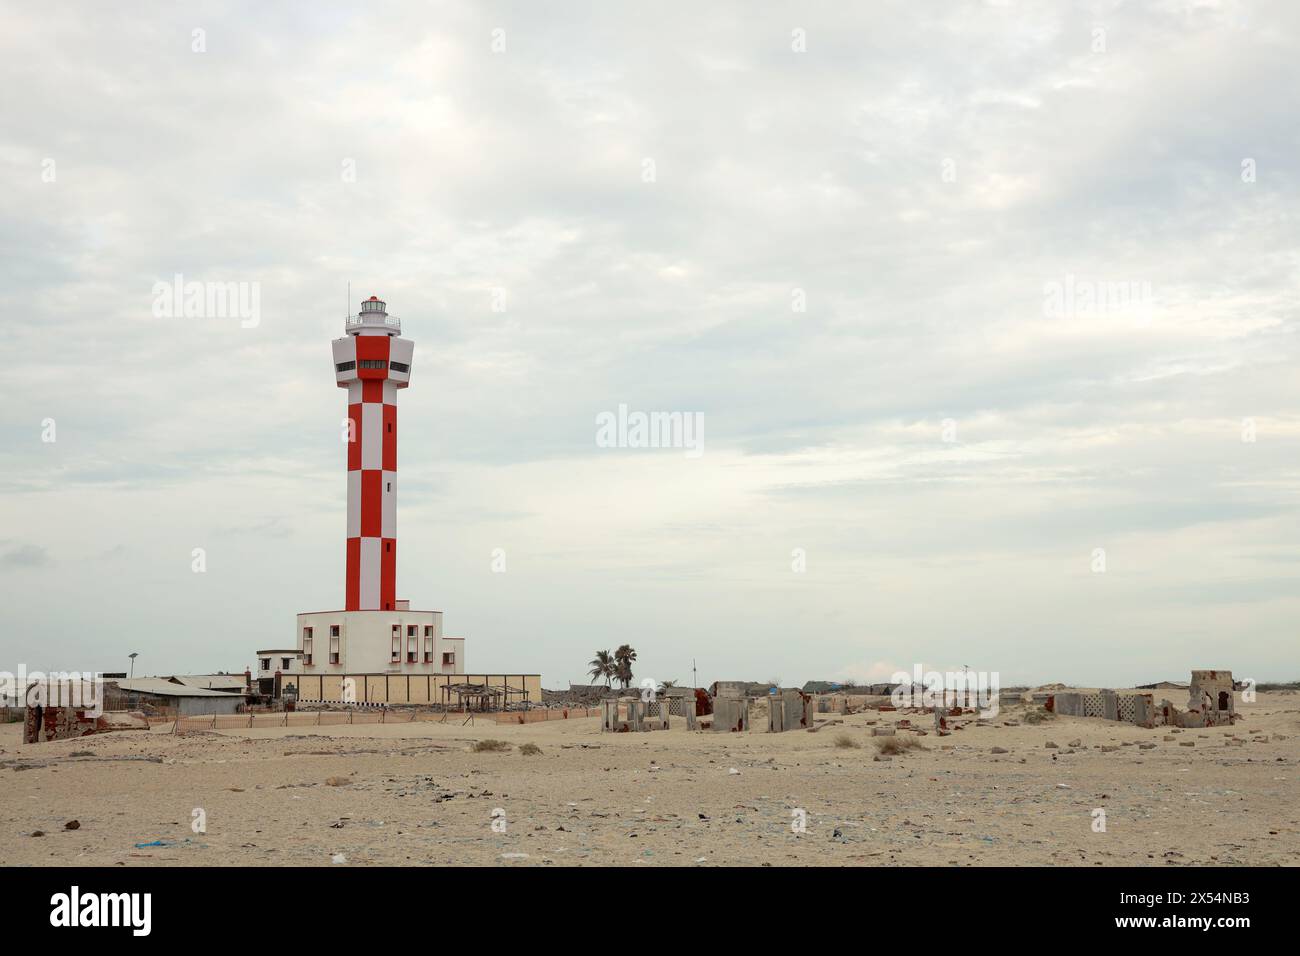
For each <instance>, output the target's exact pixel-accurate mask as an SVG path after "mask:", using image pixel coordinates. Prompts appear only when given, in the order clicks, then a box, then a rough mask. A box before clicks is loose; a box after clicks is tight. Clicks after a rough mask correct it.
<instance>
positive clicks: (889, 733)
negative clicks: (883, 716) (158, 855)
mask: <svg viewBox="0 0 1300 956" xmlns="http://www.w3.org/2000/svg"><path fill="white" fill-rule="evenodd" d="M871 736H873V737H893V736H894V728H893V727H872V728H871Z"/></svg>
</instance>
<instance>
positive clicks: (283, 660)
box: [280, 657, 293, 671]
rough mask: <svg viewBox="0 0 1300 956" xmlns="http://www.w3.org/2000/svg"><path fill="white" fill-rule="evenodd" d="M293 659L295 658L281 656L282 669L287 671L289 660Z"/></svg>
mask: <svg viewBox="0 0 1300 956" xmlns="http://www.w3.org/2000/svg"><path fill="white" fill-rule="evenodd" d="M291 660H293V658H291V657H282V658H280V670H282V671H287V670H288V669H289V661H291Z"/></svg>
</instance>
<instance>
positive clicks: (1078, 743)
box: [1066, 737, 1083, 747]
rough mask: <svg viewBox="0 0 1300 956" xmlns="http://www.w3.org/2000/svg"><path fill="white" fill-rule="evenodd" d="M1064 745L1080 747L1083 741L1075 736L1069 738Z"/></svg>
mask: <svg viewBox="0 0 1300 956" xmlns="http://www.w3.org/2000/svg"><path fill="white" fill-rule="evenodd" d="M1066 746H1067V747H1082V746H1083V741H1082V740H1080V739H1079V738H1078V737H1075V738H1074V739H1073V740H1071V741H1070V742H1069V743H1068V744H1066Z"/></svg>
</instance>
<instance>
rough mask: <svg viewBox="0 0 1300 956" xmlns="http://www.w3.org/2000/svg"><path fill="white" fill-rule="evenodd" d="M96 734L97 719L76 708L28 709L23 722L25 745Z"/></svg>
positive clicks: (39, 707)
mask: <svg viewBox="0 0 1300 956" xmlns="http://www.w3.org/2000/svg"><path fill="white" fill-rule="evenodd" d="M94 732H95V718H94V717H90V716H87V715H86V712H85V710H81V709H78V708H76V707H43V706H38V707H28V708H27V711H26V715H25V717H24V720H23V743H25V744H35V743H40V742H42V741H47V740H68V739H71V738H73V737H85V736H86V735H87V734H93V733H94Z"/></svg>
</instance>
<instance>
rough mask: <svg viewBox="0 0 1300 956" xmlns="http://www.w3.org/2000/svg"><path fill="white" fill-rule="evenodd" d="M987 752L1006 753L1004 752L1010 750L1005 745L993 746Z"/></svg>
mask: <svg viewBox="0 0 1300 956" xmlns="http://www.w3.org/2000/svg"><path fill="white" fill-rule="evenodd" d="M989 753H994V754H1006V753H1011V751H1009V750H1007V748H1006V747H994V748H993V749H992V750H990V751H989Z"/></svg>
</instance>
